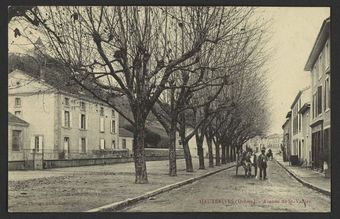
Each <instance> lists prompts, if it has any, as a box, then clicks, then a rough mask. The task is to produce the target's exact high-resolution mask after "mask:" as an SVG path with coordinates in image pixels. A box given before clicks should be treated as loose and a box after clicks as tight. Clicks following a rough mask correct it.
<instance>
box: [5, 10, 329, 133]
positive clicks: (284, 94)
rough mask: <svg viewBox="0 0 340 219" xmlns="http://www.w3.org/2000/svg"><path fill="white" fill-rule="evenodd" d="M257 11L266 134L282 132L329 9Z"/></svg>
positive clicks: (305, 78)
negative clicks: (262, 29)
mask: <svg viewBox="0 0 340 219" xmlns="http://www.w3.org/2000/svg"><path fill="white" fill-rule="evenodd" d="M260 11H261V12H262V13H264V15H265V16H268V17H270V18H271V19H272V20H271V28H270V30H269V31H270V32H271V40H270V42H269V47H270V48H271V50H272V53H271V55H270V58H269V60H268V66H267V68H268V80H269V93H270V94H269V97H268V99H269V104H270V108H271V109H270V110H271V115H270V118H271V119H270V120H271V122H270V129H269V133H268V134H270V133H282V129H281V126H282V124H283V123H284V121H285V116H286V114H287V112H288V111H289V110H290V105H291V104H292V102H293V100H294V98H295V96H296V95H297V93H298V91H299V90H301V89H302V88H304V87H306V86H308V85H309V84H310V73H309V72H305V71H304V70H303V69H304V65H305V63H306V61H307V58H308V56H309V53H310V51H311V49H312V47H313V45H314V41H315V39H316V36H317V34H318V32H319V30H320V27H321V24H322V22H323V20H324V19H326V18H327V17H329V16H330V10H329V8H326V7H323V8H321V7H264V8H260ZM8 34H9V44H10V45H9V51H10V52H22V48H24V47H26V45H27V43H29V42H27V41H25V40H23V39H22V38H17V39H15V38H14V37H13V29H11V28H9V30H8ZM13 40H14V42H13V44H12V45H11V43H12V41H13ZM32 40H34V39H32ZM15 44H21V45H20V46H15ZM26 48H27V47H26Z"/></svg>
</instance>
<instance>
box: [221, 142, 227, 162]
mask: <svg viewBox="0 0 340 219" xmlns="http://www.w3.org/2000/svg"><path fill="white" fill-rule="evenodd" d="M221 147H222V164H226V163H227V162H226V157H225V149H226V145H225V144H222V145H221Z"/></svg>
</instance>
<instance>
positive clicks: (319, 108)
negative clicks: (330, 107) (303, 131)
mask: <svg viewBox="0 0 340 219" xmlns="http://www.w3.org/2000/svg"><path fill="white" fill-rule="evenodd" d="M321 113H322V86H319V87H318V91H317V115H320V114H321Z"/></svg>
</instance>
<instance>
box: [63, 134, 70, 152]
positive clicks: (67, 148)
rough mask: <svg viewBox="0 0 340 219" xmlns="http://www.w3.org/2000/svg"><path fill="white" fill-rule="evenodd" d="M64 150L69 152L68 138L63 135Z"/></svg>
mask: <svg viewBox="0 0 340 219" xmlns="http://www.w3.org/2000/svg"><path fill="white" fill-rule="evenodd" d="M64 152H66V153H68V154H69V153H70V138H69V137H64Z"/></svg>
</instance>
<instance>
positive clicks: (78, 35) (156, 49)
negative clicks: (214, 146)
mask: <svg viewBox="0 0 340 219" xmlns="http://www.w3.org/2000/svg"><path fill="white" fill-rule="evenodd" d="M29 13H30V14H29V15H28V16H33V17H34V20H37V21H38V22H39V24H40V25H38V26H39V30H40V31H41V32H42V33H43V36H44V39H45V40H48V42H49V44H48V46H47V48H50V50H49V51H44V52H45V53H47V54H48V55H50V56H52V57H55V58H56V59H57V60H58V61H60V62H61V63H63V64H64V66H65V71H66V70H68V72H69V73H70V74H72V76H73V80H74V81H76V82H77V83H78V84H79V85H80V86H82V87H83V88H84V89H86V90H88V91H89V92H91V93H92V94H93V96H95V97H96V98H98V99H99V100H101V101H103V102H105V103H107V104H109V105H110V106H112V107H113V108H114V109H115V110H116V111H117V112H118V113H119V114H120V115H121V116H123V117H124V118H125V119H126V120H127V121H129V122H130V123H131V124H132V125H133V126H134V127H135V131H134V145H133V151H134V160H135V170H136V171H135V172H136V179H135V182H136V183H147V182H148V179H147V171H146V164H145V155H144V135H145V120H146V118H147V116H148V114H149V112H150V110H151V109H152V107H153V105H154V104H155V103H156V101H157V100H158V98H159V96H160V95H161V93H162V92H163V91H164V89H165V88H166V85H167V83H168V81H169V78H170V76H171V75H172V74H173V73H174V72H176V71H177V70H178V69H177V68H176V67H178V66H180V65H181V64H183V63H186V65H189V66H190V60H192V59H190V58H191V57H194V56H195V55H196V54H197V53H198V52H199V51H200V50H201V48H202V46H203V45H205V44H207V43H208V44H215V43H217V42H218V41H219V40H220V39H222V38H224V37H225V36H226V35H227V34H228V30H229V29H228V28H226V25H227V24H228V23H227V21H228V20H227V18H228V16H227V13H225V8H224V7H169V8H168V7H38V8H37V10H30V11H29ZM238 13H241V12H238ZM179 29H183V30H185V31H183V34H181V35H180V34H178V35H177V34H173V33H174V32H176V31H177V30H179ZM183 39H187V40H186V41H185V44H183V42H184V41H183ZM180 48H183V49H180ZM182 68H183V66H182ZM100 90H104V91H105V92H98V91H100ZM117 97H124V99H126V100H127V101H128V106H129V109H128V111H131V114H132V118H131V117H130V116H129V115H128V113H126V112H124V111H123V110H122V108H121V107H119V106H117V104H116V103H117V102H118V101H115V99H116V98H117Z"/></svg>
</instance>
